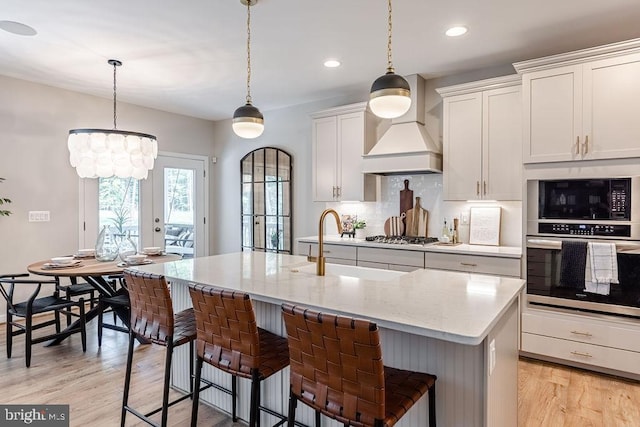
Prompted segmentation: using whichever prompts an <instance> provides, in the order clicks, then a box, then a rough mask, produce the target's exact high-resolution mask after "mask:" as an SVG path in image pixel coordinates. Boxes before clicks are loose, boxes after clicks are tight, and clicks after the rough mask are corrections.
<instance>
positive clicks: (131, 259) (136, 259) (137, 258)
mask: <svg viewBox="0 0 640 427" xmlns="http://www.w3.org/2000/svg"><path fill="white" fill-rule="evenodd" d="M146 260H147V256H146V255H142V254H140V255H129V256H127V258H126V262H127V264H132V265H135V264H142V263H143V262H145V261H146Z"/></svg>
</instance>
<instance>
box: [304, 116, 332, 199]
mask: <svg viewBox="0 0 640 427" xmlns="http://www.w3.org/2000/svg"><path fill="white" fill-rule="evenodd" d="M312 129H313V130H312V132H313V134H312V142H313V148H312V150H313V154H312V156H311V157H312V159H313V165H312V166H313V173H312V181H313V183H312V185H313V200H315V201H318V202H331V201H333V200H335V198H336V182H337V176H336V175H337V165H338V157H337V156H338V152H337V143H338V121H337V119H336V116H332V117H323V118H321V119H315V120H313V122H312Z"/></svg>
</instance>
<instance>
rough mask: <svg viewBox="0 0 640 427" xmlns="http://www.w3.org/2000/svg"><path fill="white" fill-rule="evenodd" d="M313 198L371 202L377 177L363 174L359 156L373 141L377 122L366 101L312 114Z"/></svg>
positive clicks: (315, 199) (374, 195)
mask: <svg viewBox="0 0 640 427" xmlns="http://www.w3.org/2000/svg"><path fill="white" fill-rule="evenodd" d="M311 117H312V119H313V120H312V143H313V147H312V168H313V171H312V186H313V200H314V201H316V202H331V201H374V200H375V197H376V177H375V176H374V175H369V174H363V173H362V156H363V154H365V153H366V152H367V151H368V150H369V149H370V148H371V147H372V146H373V144H375V134H376V132H375V126H376V121H375V118H374V116H373V114H371V113H370V112H369V111H368V110H367V103H365V102H363V103H359V104H353V105H346V106H343V107H337V108H332V109H330V110H324V111H321V112H318V113H315V114H312V116H311Z"/></svg>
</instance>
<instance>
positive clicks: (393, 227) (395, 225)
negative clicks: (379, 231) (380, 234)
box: [384, 214, 406, 236]
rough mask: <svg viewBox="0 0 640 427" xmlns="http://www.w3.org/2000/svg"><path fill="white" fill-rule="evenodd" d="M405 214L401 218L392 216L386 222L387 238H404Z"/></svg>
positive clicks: (385, 232)
mask: <svg viewBox="0 0 640 427" xmlns="http://www.w3.org/2000/svg"><path fill="white" fill-rule="evenodd" d="M405 216H406V215H405V214H402V215H400V216H391V217H389V218H387V220H386V221H385V222H384V234H385V235H387V236H402V235H403V233H404V223H403V222H402V220H403V219H405Z"/></svg>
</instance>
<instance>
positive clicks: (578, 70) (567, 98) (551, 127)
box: [522, 53, 640, 163]
mask: <svg viewBox="0 0 640 427" xmlns="http://www.w3.org/2000/svg"><path fill="white" fill-rule="evenodd" d="M611 55H613V54H611V53H609V54H607V55H606V56H608V57H607V58H605V59H591V58H587V59H586V60H585V59H584V58H580V60H581V63H580V64H576V65H567V66H562V65H561V64H559V65H558V66H557V67H553V68H548V69H543V70H539V71H531V72H527V71H525V72H524V74H523V76H522V82H523V108H524V116H523V118H524V123H523V125H524V144H523V146H524V156H523V158H524V162H525V163H542V162H558V161H571V160H595V159H618V158H632V157H640V120H638V111H640V78H639V77H638V76H640V53H626V54H621V53H619V54H618V53H617V54H616V56H611ZM603 56H605V55H603ZM589 59H591V60H589ZM567 60H569V58H567Z"/></svg>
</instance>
